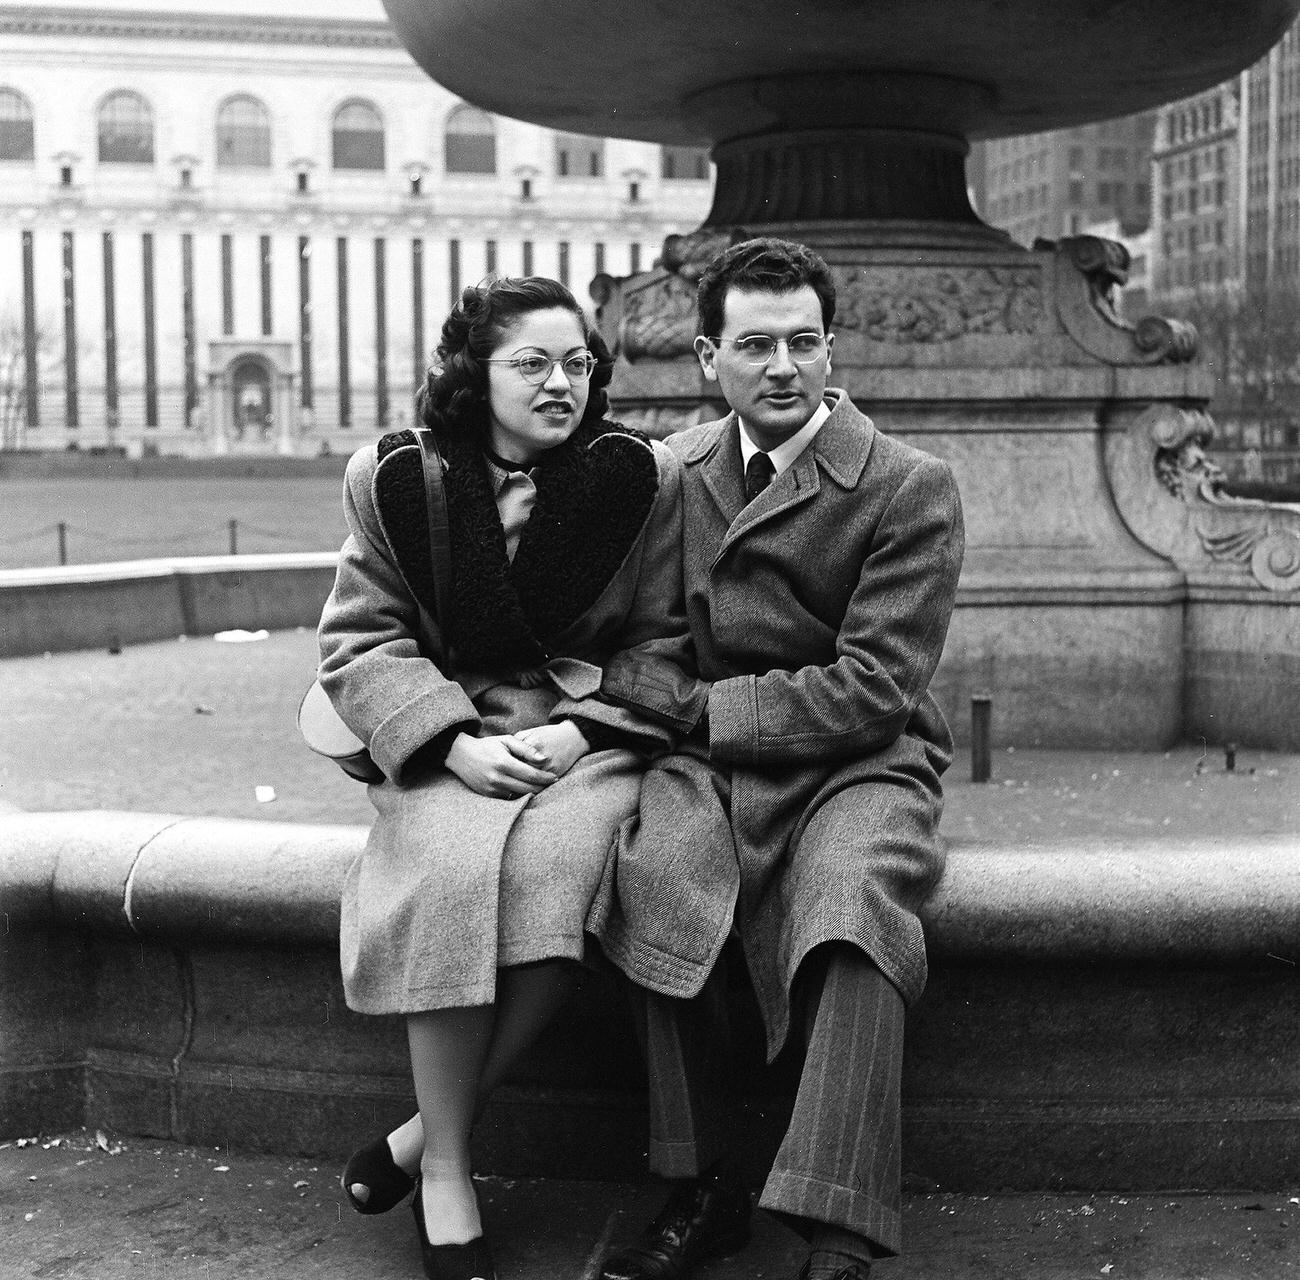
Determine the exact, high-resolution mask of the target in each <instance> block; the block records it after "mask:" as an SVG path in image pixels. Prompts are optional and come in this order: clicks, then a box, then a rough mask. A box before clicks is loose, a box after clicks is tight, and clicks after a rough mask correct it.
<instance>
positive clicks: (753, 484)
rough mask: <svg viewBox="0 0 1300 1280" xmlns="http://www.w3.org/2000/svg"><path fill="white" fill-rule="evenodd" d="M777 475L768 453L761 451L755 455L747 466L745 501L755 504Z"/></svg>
mask: <svg viewBox="0 0 1300 1280" xmlns="http://www.w3.org/2000/svg"><path fill="white" fill-rule="evenodd" d="M775 473H776V468H775V467H774V466H773V465H772V459H771V458H770V457H769V456H768V455H767V454H766V453H763V452H762V450H760V451H759V452H758V453H756V454H754V456H753V457H752V458H750V460H749V462H748V463H747V464H746V466H745V501H746V502H747V503H748V502H753V501H754V499H755V498H757V497H758V495H759V494H760V493H762V492H763V490H764V489H766V488H767V486H768V485H770V484H771V483H772V476H773V475H774V474H775Z"/></svg>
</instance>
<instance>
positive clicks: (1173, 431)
mask: <svg viewBox="0 0 1300 1280" xmlns="http://www.w3.org/2000/svg"><path fill="white" fill-rule="evenodd" d="M1213 433H1214V424H1213V421H1212V419H1211V418H1210V416H1209V414H1207V413H1205V412H1203V411H1201V410H1196V409H1174V408H1172V407H1168V406H1166V407H1165V410H1164V412H1161V413H1158V414H1156V415H1155V416H1154V418H1153V420H1152V422H1151V440H1152V443H1153V444H1154V445H1155V447H1156V449H1155V474H1156V479H1157V480H1158V481H1159V483H1160V485H1161V486H1162V487H1163V488H1164V489H1165V490H1166V491H1167V492H1168V493H1170V494H1172V495H1173V496H1174V497H1175V498H1177V499H1178V500H1179V501H1180V502H1182V503H1185V504H1187V505H1189V506H1191V507H1192V509H1193V521H1192V527H1193V529H1194V530H1195V533H1196V536H1197V539H1198V540H1199V542H1200V546H1201V548H1202V550H1203V551H1204V552H1205V553H1206V554H1207V555H1208V556H1210V558H1211V559H1213V560H1218V561H1221V562H1227V563H1235V564H1239V565H1242V566H1243V567H1245V568H1248V569H1249V570H1250V573H1251V574H1252V576H1253V577H1254V578H1255V581H1256V582H1258V583H1259V584H1260V586H1262V587H1264V588H1265V589H1266V590H1268V591H1295V590H1298V589H1300V505H1292V504H1289V503H1278V502H1262V501H1260V500H1258V499H1255V498H1238V497H1235V496H1234V495H1232V494H1230V493H1226V492H1224V484H1225V483H1226V477H1225V476H1224V474H1223V471H1222V469H1221V468H1220V467H1219V466H1218V465H1217V464H1216V463H1215V462H1214V461H1213V460H1212V459H1211V458H1210V457H1209V456H1208V455H1207V453H1206V446H1207V445H1208V444H1209V443H1210V440H1211V439H1212V438H1213Z"/></svg>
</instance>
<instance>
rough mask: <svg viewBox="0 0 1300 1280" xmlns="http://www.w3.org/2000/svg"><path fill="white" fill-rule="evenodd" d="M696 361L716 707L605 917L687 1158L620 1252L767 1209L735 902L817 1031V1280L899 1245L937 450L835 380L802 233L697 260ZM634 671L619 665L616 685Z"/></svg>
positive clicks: (805, 1197) (624, 1259)
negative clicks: (729, 945)
mask: <svg viewBox="0 0 1300 1280" xmlns="http://www.w3.org/2000/svg"><path fill="white" fill-rule="evenodd" d="M698 307H699V320H700V336H699V337H698V338H696V340H695V349H696V352H697V354H698V357H699V361H700V365H701V368H702V369H703V371H704V376H705V377H706V378H707V379H708V380H709V381H711V382H716V383H717V385H718V388H719V390H720V391H721V393H722V395H723V396H724V397H725V399H726V401H727V403H728V405H729V406H730V407H731V410H732V412H731V413H730V414H729V415H728V416H727V417H726V418H723V419H722V420H721V421H719V422H715V423H709V424H706V425H704V426H700V427H695V428H693V429H691V430H688V431H685V432H682V433H681V434H679V435H677V436H675V437H673V438H672V440H671V441H670V443H671V445H672V447H673V448H674V450H675V451H676V452H677V453H678V455H679V456H680V457H681V459H682V462H683V464H684V499H685V510H684V520H685V533H684V555H685V581H686V595H687V610H688V615H689V620H690V624H691V631H692V634H693V636H694V638H695V642H696V647H697V650H698V655H699V665H700V674H701V677H702V679H703V680H704V681H706V682H708V686H707V693H708V696H707V710H706V712H705V714H704V717H703V719H702V721H701V726H700V728H699V729H697V730H696V732H695V733H693V734H692V735H691V736H690V738H689V739H688V740H687V742H686V743H685V745H684V746H683V748H682V750H681V751H680V752H679V753H677V754H675V755H673V756H669V757H667V758H665V759H664V760H662V761H660V762H658V763H657V764H656V765H655V766H654V767H653V768H652V769H651V771H650V772H649V773H648V774H647V776H646V780H645V783H644V786H643V790H642V799H641V817H640V820H639V825H636V826H634V827H632V828H630V829H628V830H627V831H625V832H624V835H623V838H622V841H621V843H620V847H619V851H618V861H617V870H616V892H615V891H614V890H613V889H611V888H608V887H607V890H606V892H605V893H604V894H603V895H602V897H601V898H600V899H598V901H597V904H596V908H595V909H594V914H593V927H594V928H595V930H596V932H597V933H598V934H599V936H600V937H601V939H602V942H603V944H604V946H605V950H606V952H607V954H609V955H610V956H611V957H612V958H613V959H614V960H615V961H616V962H617V963H618V964H619V965H620V967H621V968H622V969H623V970H624V971H625V972H626V973H627V974H628V975H629V976H630V977H631V978H632V979H633V980H634V981H635V982H636V983H637V984H638V986H639V987H640V988H642V989H643V992H642V994H641V996H640V1004H641V1010H640V1012H641V1016H642V1018H643V1022H644V1029H645V1032H646V1037H647V1055H648V1063H649V1076H650V1093H651V1164H652V1167H653V1168H654V1169H655V1170H656V1171H657V1172H659V1173H661V1174H663V1175H664V1176H666V1177H668V1178H672V1179H676V1180H677V1183H676V1186H675V1187H674V1190H673V1193H672V1195H671V1197H670V1198H669V1201H668V1203H667V1205H666V1206H665V1208H664V1211H663V1212H662V1213H661V1214H660V1215H659V1217H657V1218H656V1219H655V1221H654V1222H653V1223H651V1225H650V1226H649V1227H648V1228H647V1229H646V1231H645V1232H644V1233H643V1235H642V1237H641V1239H640V1241H639V1243H637V1244H636V1245H633V1246H631V1247H629V1248H624V1249H620V1250H618V1251H617V1252H615V1253H613V1254H611V1255H610V1256H609V1257H608V1258H607V1259H606V1261H605V1263H604V1267H603V1271H602V1275H603V1277H604V1280H679V1278H680V1277H683V1276H685V1275H687V1274H688V1273H689V1272H690V1270H691V1269H692V1268H693V1267H694V1266H695V1264H697V1263H698V1262H700V1261H702V1260H704V1259H707V1258H709V1257H716V1256H721V1255H723V1254H726V1253H729V1252H734V1251H735V1250H736V1249H738V1248H739V1247H741V1246H742V1245H743V1244H744V1243H745V1241H746V1240H747V1239H748V1235H749V1213H750V1207H749V1197H748V1195H747V1194H746V1193H745V1190H744V1188H743V1186H742V1184H741V1182H740V1178H739V1174H738V1171H737V1167H736V1164H735V1160H734V1147H733V1142H732V1135H731V1133H730V1131H729V1127H728V1107H727V1105H726V1098H727V1090H728V1088H729V1080H728V1074H727V1071H728V1061H727V1053H726V1051H725V1045H726V1030H725V1026H724V1025H723V1024H722V1022H721V1020H720V1018H721V1008H720V1006H721V987H722V985H723V984H722V981H721V979H720V976H719V974H718V973H717V972H715V968H716V962H717V960H718V956H719V954H720V952H721V950H722V947H723V943H724V942H725V941H726V939H727V937H728V934H729V933H730V932H731V929H732V926H733V923H734V926H735V928H736V930H737V931H738V933H739V935H740V940H741V943H742V945H743V949H744V956H745V960H746V964H747V967H748V969H749V974H750V977H751V979H752V982H753V985H754V989H755V992H756V994H757V996H758V1001H759V1006H760V1008H761V1010H762V1014H763V1021H764V1025H765V1029H766V1034H767V1050H768V1055H769V1059H770V1058H772V1057H775V1056H776V1054H777V1053H778V1052H779V1051H780V1050H781V1049H782V1047H783V1046H784V1045H785V1044H786V1042H787V1040H788V1039H789V1038H791V1037H794V1038H795V1039H796V1040H797V1041H798V1042H800V1043H801V1045H802V1047H803V1049H804V1052H805V1059H804V1064H803V1068H802V1074H801V1078H800V1084H799V1089H798V1093H797V1098H796V1102H795V1107H794V1112H793V1115H792V1118H791V1122H790V1126H789V1128H788V1130H787V1132H786V1134H785V1137H784V1140H783V1142H782V1144H781V1147H780V1150H779V1152H778V1154H777V1157H776V1160H775V1163H774V1165H773V1167H772V1170H771V1172H770V1174H769V1176H768V1179H767V1182H766V1185H765V1187H764V1189H763V1193H762V1196H761V1199H760V1201H759V1203H760V1205H761V1207H763V1208H765V1209H767V1210H769V1211H771V1212H772V1213H774V1214H775V1215H777V1216H778V1217H779V1218H780V1219H781V1220H783V1221H784V1222H785V1223H787V1224H788V1225H789V1226H791V1227H792V1228H793V1229H794V1230H795V1231H797V1232H799V1233H800V1234H801V1235H802V1236H803V1237H804V1238H805V1239H806V1240H807V1241H808V1245H809V1250H808V1255H807V1257H806V1259H805V1261H804V1264H803V1267H802V1270H801V1271H800V1276H801V1277H803V1278H804V1280H862V1278H863V1277H865V1276H866V1275H867V1272H868V1270H869V1267H870V1263H871V1260H872V1259H873V1258H877V1257H885V1256H889V1255H891V1254H894V1253H896V1252H897V1250H898V1248H899V1194H900V1188H899V1182H900V1172H899V1076H900V1061H901V1052H902V1037H903V1010H904V1007H905V1005H906V1004H907V1003H909V1002H911V1001H912V1000H914V999H915V998H916V997H917V996H918V995H919V994H920V992H921V989H922V987H923V985H924V982H925V948H924V941H923V938H922V933H921V926H920V922H919V921H918V919H917V916H916V912H917V910H918V908H919V907H920V904H921V903H922V902H923V901H924V899H925V898H926V896H927V895H928V894H929V893H930V892H931V891H932V889H933V888H934V886H935V884H936V882H937V880H938V878H939V875H940V872H941V870H942V859H941V855H940V852H939V850H938V847H937V843H936V826H937V823H938V820H939V812H940V808H941V792H940V787H939V775H940V774H941V773H942V772H943V770H944V769H945V768H946V767H947V765H948V764H949V762H950V759H951V738H950V735H949V732H948V728H947V725H946V724H945V723H944V719H943V716H942V714H941V713H940V711H939V709H938V707H937V706H936V705H935V703H934V701H933V699H932V698H931V697H930V695H929V693H928V692H927V686H928V684H929V681H930V678H931V676H932V675H933V673H934V669H935V666H936V665H937V663H938V661H939V655H940V652H941V650H942V648H943V642H944V636H945V634H946V631H947V627H948V621H949V617H950V615H951V612H952V606H953V599H954V595H955V591H956V585H957V575H958V571H959V569H960V566H961V556H962V546H963V538H962V522H961V508H960V502H959V499H958V495H957V490H956V486H955V484H954V482H953V479H952V475H951V473H950V471H949V469H948V467H947V466H946V465H945V464H944V463H942V462H940V461H938V460H937V459H935V458H932V457H930V456H928V455H927V454H924V453H921V452H920V451H919V450H916V449H913V448H910V447H909V446H907V445H905V444H901V443H899V442H898V441H895V440H892V439H890V438H889V437H888V436H886V435H883V434H882V433H880V432H879V431H877V430H876V428H875V427H874V426H873V425H872V423H871V421H870V420H869V419H868V418H867V417H865V416H864V415H863V414H862V413H860V412H859V411H858V410H857V409H856V408H854V406H853V404H852V403H851V401H850V400H849V397H848V396H847V394H845V393H844V392H843V391H838V390H834V389H828V388H827V385H826V383H827V376H828V374H829V373H830V369H831V350H832V346H833V344H834V337H833V335H832V334H831V332H830V325H831V321H832V319H833V317H834V313H835V288H834V282H833V280H832V278H831V275H830V272H829V270H828V268H827V266H826V264H825V263H824V262H823V261H822V260H821V259H820V258H819V257H818V256H817V255H816V254H814V253H813V252H811V251H810V250H809V249H807V248H805V247H804V246H802V245H796V244H792V243H789V242H786V241H781V240H771V239H765V240H750V241H746V242H744V243H742V244H738V245H735V246H733V247H732V248H730V249H728V250H727V251H726V252H724V253H722V254H721V255H719V257H718V258H716V259H715V260H714V261H713V262H712V263H711V264H710V265H709V267H708V268H707V269H706V271H705V273H704V275H703V276H702V277H701V279H700V283H699V293H698ZM624 683H625V684H626V685H627V687H626V688H625V689H622V693H623V694H624V695H625V696H629V697H631V696H632V694H633V692H634V690H633V684H632V681H631V680H630V677H629V678H627V679H625V678H624V676H623V673H621V672H620V671H618V670H617V669H615V670H611V671H609V672H607V675H606V684H605V689H606V692H607V693H609V694H611V695H612V696H614V697H616V698H617V697H618V696H619V693H620V688H621V685H622V684H624Z"/></svg>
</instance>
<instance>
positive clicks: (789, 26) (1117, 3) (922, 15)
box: [384, 0, 1300, 143]
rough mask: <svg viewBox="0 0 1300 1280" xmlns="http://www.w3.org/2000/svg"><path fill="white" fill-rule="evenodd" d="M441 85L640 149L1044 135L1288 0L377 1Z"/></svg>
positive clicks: (1279, 24)
mask: <svg viewBox="0 0 1300 1280" xmlns="http://www.w3.org/2000/svg"><path fill="white" fill-rule="evenodd" d="M384 7H385V8H386V9H387V11H388V14H389V17H390V18H391V19H392V22H393V25H394V27H395V29H396V32H397V34H398V36H399V38H400V39H401V40H402V41H403V42H404V43H405V44H406V46H407V48H409V49H410V51H411V52H412V54H413V55H414V56H415V58H416V59H417V60H418V62H419V63H420V65H421V66H422V67H424V69H425V70H426V71H427V72H428V73H429V75H430V76H432V77H433V78H434V79H435V80H437V81H438V82H439V83H440V84H442V85H445V86H446V87H447V88H449V89H451V90H452V91H453V92H455V93H457V94H459V95H461V96H462V97H464V98H466V99H467V100H469V101H471V102H474V103H477V104H478V105H480V106H482V107H485V108H487V109H488V110H491V111H495V112H499V113H501V114H503V115H508V116H515V117H520V118H522V119H525V120H531V121H534V122H536V123H538V124H543V125H547V126H549V127H551V128H556V129H564V130H572V131H575V132H582V133H598V134H610V135H615V136H619V137H627V138H640V139H644V140H647V141H651V142H662V143H692V142H719V141H725V140H727V139H730V138H736V137H741V136H746V135H751V134H755V133H761V132H766V131H769V130H780V129H791V128H795V129H809V128H824V127H830V128H834V127H843V126H846V125H850V126H851V125H857V126H862V125H867V126H873V125H874V126H876V127H892V128H911V129H933V130H938V131H940V132H943V133H947V134H956V135H958V136H960V137H963V138H971V137H996V136H1001V135H1007V134H1017V133H1027V132H1032V131H1036V130H1040V129H1054V128H1060V127H1063V126H1066V125H1073V124H1079V123H1083V122H1085V121H1089V120H1098V119H1104V118H1108V117H1112V116H1120V115H1126V114H1129V113H1131V112H1135V111H1140V110H1143V109H1145V108H1148V107H1152V106H1156V105H1158V104H1160V103H1163V102H1168V101H1170V100H1172V99H1174V98H1179V97H1183V96H1186V95H1188V94H1191V93H1195V92H1197V91H1199V90H1201V89H1205V88H1208V87H1210V86H1211V85H1214V84H1218V83H1220V82H1221V81H1223V80H1226V79H1227V78H1228V77H1230V76H1231V75H1233V74H1235V73H1236V72H1238V71H1240V70H1241V69H1242V68H1243V67H1246V66H1249V65H1250V63H1252V62H1254V61H1255V60H1256V59H1257V58H1258V57H1260V55H1262V54H1263V53H1264V52H1266V51H1267V50H1268V49H1269V48H1270V47H1271V46H1272V45H1273V44H1274V43H1275V42H1276V41H1277V40H1278V39H1279V38H1280V37H1281V36H1282V34H1283V32H1284V31H1285V30H1286V29H1287V27H1288V26H1289V25H1290V24H1291V22H1292V21H1293V20H1294V19H1295V16H1296V13H1297V10H1300V0H1110V2H1108V0H781V2H780V3H773V2H772V0H710V2H709V3H707V4H698V5H697V4H684V3H680V2H679V3H669V2H668V0H634V2H632V3H628V2H626V0H625V2H623V3H617V2H613V0H607V2H605V3H592V2H591V0H546V2H545V3H544V4H538V3H536V0H384Z"/></svg>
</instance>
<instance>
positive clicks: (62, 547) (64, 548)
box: [58, 520, 68, 564]
mask: <svg viewBox="0 0 1300 1280" xmlns="http://www.w3.org/2000/svg"><path fill="white" fill-rule="evenodd" d="M58 527H59V563H60V564H67V563H68V525H67V521H65V520H60V521H59V526H58Z"/></svg>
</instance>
